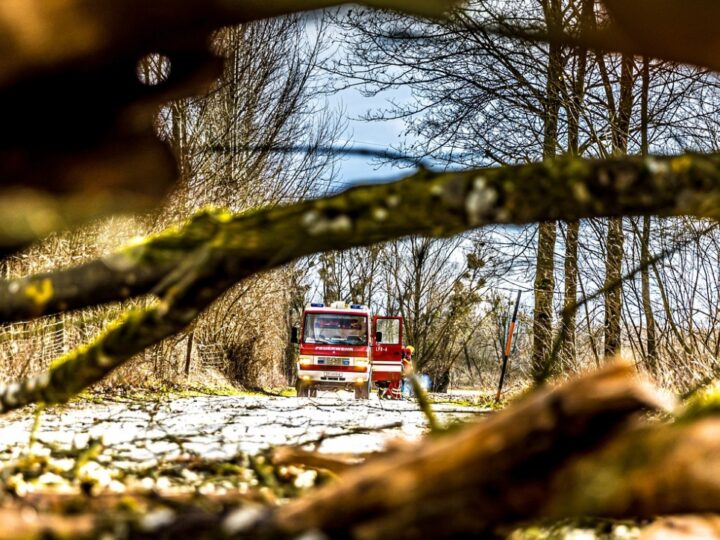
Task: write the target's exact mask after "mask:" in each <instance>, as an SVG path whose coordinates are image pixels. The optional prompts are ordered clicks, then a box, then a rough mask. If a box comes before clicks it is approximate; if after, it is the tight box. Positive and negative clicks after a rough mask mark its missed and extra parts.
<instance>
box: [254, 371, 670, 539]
mask: <svg viewBox="0 0 720 540" xmlns="http://www.w3.org/2000/svg"><path fill="white" fill-rule="evenodd" d="M656 406H659V401H658V400H657V398H656V396H655V395H654V393H653V392H652V390H650V389H649V388H648V387H646V386H645V385H643V384H642V383H640V382H638V381H637V380H636V379H634V377H633V374H632V370H631V368H630V367H628V366H624V365H617V366H613V367H610V368H608V369H605V370H603V371H601V372H598V373H595V374H592V375H589V376H587V377H584V378H581V379H578V380H576V381H574V382H572V383H569V384H567V385H564V386H562V387H560V388H556V389H542V390H539V391H536V392H535V393H533V394H531V395H530V396H528V397H527V398H525V399H523V400H522V401H520V402H519V403H517V404H516V405H514V406H511V407H509V408H508V409H507V410H505V411H502V412H500V413H498V414H496V415H494V416H492V417H490V418H489V419H488V420H486V421H483V422H480V423H478V424H476V425H469V426H467V427H466V428H465V429H463V430H462V431H461V432H459V433H457V434H451V435H447V436H445V437H441V438H438V439H436V440H435V439H430V440H427V441H425V442H424V443H423V444H421V445H419V446H416V447H413V448H408V449H405V450H400V451H398V452H397V453H395V454H393V455H391V456H389V457H388V458H386V459H383V460H380V459H377V460H374V461H371V462H370V463H368V464H367V465H366V466H364V467H358V468H356V469H353V470H351V471H349V472H348V473H347V474H345V475H343V476H342V478H341V481H340V482H338V483H337V484H334V485H331V486H328V487H327V488H325V489H322V490H320V491H319V492H318V493H316V494H314V495H310V496H308V497H305V498H302V499H300V500H298V501H295V502H292V503H290V504H288V505H287V506H284V507H281V508H279V509H278V510H277V511H276V512H274V514H273V515H272V516H270V521H269V522H268V523H267V524H268V525H269V527H268V529H267V530H266V531H264V533H265V534H266V535H267V536H269V537H274V536H279V537H292V536H293V535H295V534H299V533H300V532H303V531H310V530H319V531H323V532H324V533H326V534H328V535H329V536H331V537H345V536H350V537H353V538H362V539H367V540H370V539H380V538H449V537H459V535H461V534H468V533H475V534H479V533H485V532H488V531H491V530H492V529H493V528H495V527H496V526H497V525H501V524H508V523H515V522H519V521H522V520H524V519H526V518H527V517H530V516H534V515H537V510H538V508H539V507H540V506H541V505H542V503H543V502H544V501H545V500H546V499H547V498H548V497H549V496H551V493H549V492H548V485H549V481H550V479H551V478H552V475H553V472H554V471H556V470H557V469H558V468H560V467H561V466H562V465H563V464H564V463H565V462H566V461H567V460H568V459H570V458H571V457H572V456H575V455H578V454H580V455H582V454H584V453H586V452H588V451H591V450H593V449H595V448H596V447H597V446H598V445H600V444H602V443H603V442H604V441H606V439H607V438H608V437H611V436H612V435H613V434H615V433H617V431H618V430H619V429H620V428H622V427H624V426H626V425H627V423H628V421H629V420H630V419H631V418H632V417H633V413H636V412H638V411H641V410H643V409H648V408H653V407H656ZM338 509H342V510H341V511H338Z"/></svg>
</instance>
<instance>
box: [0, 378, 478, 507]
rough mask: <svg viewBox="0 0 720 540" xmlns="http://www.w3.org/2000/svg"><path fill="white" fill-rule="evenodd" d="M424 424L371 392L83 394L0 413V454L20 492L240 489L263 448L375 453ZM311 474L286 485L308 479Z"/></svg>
mask: <svg viewBox="0 0 720 540" xmlns="http://www.w3.org/2000/svg"><path fill="white" fill-rule="evenodd" d="M433 409H434V410H435V412H436V414H437V415H438V416H439V418H440V419H441V420H442V421H445V422H450V421H456V420H461V419H462V420H466V419H472V418H473V417H474V416H477V415H478V414H481V413H484V412H486V410H485V409H481V408H479V407H471V406H463V405H457V404H453V403H436V404H434V405H433ZM36 418H38V425H37V429H36V432H35V435H34V442H32V444H31V432H32V427H33V424H34V422H35V420H36ZM426 426H427V421H426V418H425V416H424V415H423V413H422V412H421V411H420V410H419V409H418V406H417V404H416V403H415V402H414V401H385V400H382V401H381V400H379V399H378V398H377V396H372V398H371V399H370V401H355V400H354V399H353V397H352V395H351V394H349V393H343V392H339V393H327V394H321V395H320V396H319V397H318V398H312V399H299V398H295V397H272V396H210V395H208V396H193V397H179V396H163V397H159V398H156V399H129V398H114V399H102V398H98V399H93V400H87V399H84V400H77V401H75V402H73V403H70V404H68V405H64V406H61V407H53V408H51V409H49V410H46V411H43V412H42V413H41V414H40V416H39V417H37V416H36V415H35V413H34V412H33V411H32V410H30V409H27V410H24V411H21V412H20V413H15V414H13V415H12V416H8V417H0V459H1V460H2V461H3V463H4V464H5V465H4V469H3V471H2V478H3V480H4V481H5V483H6V486H8V487H9V489H11V490H14V491H15V492H16V493H18V494H20V495H24V494H25V493H27V492H33V491H38V490H56V491H61V492H71V491H78V490H81V489H93V490H94V491H95V492H107V491H110V492H117V493H121V492H124V491H126V490H134V489H138V488H140V489H159V490H172V489H181V490H182V489H193V490H198V489H199V490H201V491H204V492H212V491H220V492H223V491H227V490H231V489H240V490H241V491H243V490H247V489H250V488H252V487H253V486H257V485H259V484H262V483H263V479H262V478H258V475H257V470H255V469H257V467H256V466H255V464H254V463H251V461H252V460H253V458H254V457H255V456H262V455H263V454H264V453H265V452H266V451H267V450H268V449H270V448H272V447H276V446H279V445H292V446H295V445H304V446H305V447H306V448H309V449H312V450H317V451H320V452H325V453H333V454H335V453H352V454H364V453H370V452H375V451H379V450H382V449H383V447H384V446H385V445H386V443H388V442H389V441H392V440H397V439H402V440H415V439H417V438H418V437H420V436H421V435H422V434H423V433H425V432H426V431H427V427H426ZM188 463H192V464H193V466H186V465H187V464H188ZM201 464H202V465H201ZM208 464H209V465H208ZM230 472H234V473H237V474H229V473H230ZM297 473H298V475H301V474H302V471H297ZM313 474H314V473H313ZM313 479H314V476H313V477H312V478H307V477H306V478H301V479H300V481H299V482H295V483H296V484H303V483H309V484H312V480H313ZM296 480H297V479H296Z"/></svg>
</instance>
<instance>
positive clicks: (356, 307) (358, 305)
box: [350, 304, 365, 309]
mask: <svg viewBox="0 0 720 540" xmlns="http://www.w3.org/2000/svg"><path fill="white" fill-rule="evenodd" d="M363 307H365V306H363V305H362V304H350V309H362V308H363Z"/></svg>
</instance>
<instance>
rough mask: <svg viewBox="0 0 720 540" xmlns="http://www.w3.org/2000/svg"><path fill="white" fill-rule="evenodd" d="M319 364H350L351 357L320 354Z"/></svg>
mask: <svg viewBox="0 0 720 540" xmlns="http://www.w3.org/2000/svg"><path fill="white" fill-rule="evenodd" d="M318 364H322V365H325V366H349V365H350V359H349V358H336V357H334V356H320V357H319V358H318Z"/></svg>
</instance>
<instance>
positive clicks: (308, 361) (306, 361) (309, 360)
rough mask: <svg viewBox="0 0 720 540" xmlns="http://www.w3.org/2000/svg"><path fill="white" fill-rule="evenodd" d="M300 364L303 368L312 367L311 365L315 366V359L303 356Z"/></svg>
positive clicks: (299, 360) (299, 361)
mask: <svg viewBox="0 0 720 540" xmlns="http://www.w3.org/2000/svg"><path fill="white" fill-rule="evenodd" d="M298 364H299V365H300V367H301V368H303V367H306V366H311V365H313V357H312V356H301V357H300V358H299V359H298Z"/></svg>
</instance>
